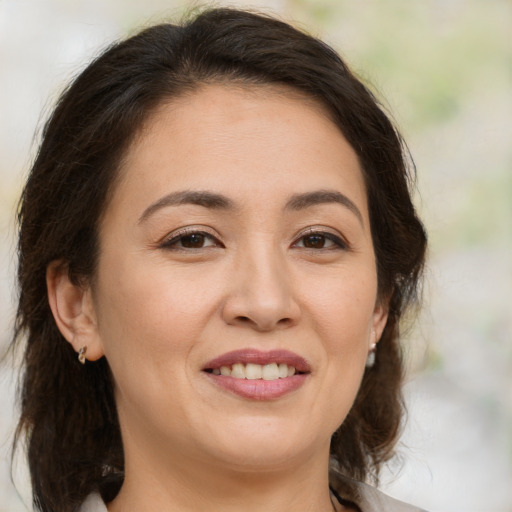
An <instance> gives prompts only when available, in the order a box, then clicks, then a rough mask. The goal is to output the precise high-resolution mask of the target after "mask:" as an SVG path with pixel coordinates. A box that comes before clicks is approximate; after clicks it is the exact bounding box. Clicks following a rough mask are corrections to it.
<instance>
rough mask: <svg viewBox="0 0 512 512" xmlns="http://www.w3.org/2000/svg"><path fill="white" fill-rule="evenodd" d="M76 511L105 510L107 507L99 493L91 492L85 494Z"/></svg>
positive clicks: (102, 511) (96, 511) (104, 511)
mask: <svg viewBox="0 0 512 512" xmlns="http://www.w3.org/2000/svg"><path fill="white" fill-rule="evenodd" d="M77 512H107V507H106V505H105V503H104V502H103V500H102V499H101V496H100V495H99V494H97V493H92V494H89V496H87V499H86V500H85V501H84V502H83V503H82V505H81V506H80V508H79V509H78V511H77Z"/></svg>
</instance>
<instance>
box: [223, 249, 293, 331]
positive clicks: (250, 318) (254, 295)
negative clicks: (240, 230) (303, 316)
mask: <svg viewBox="0 0 512 512" xmlns="http://www.w3.org/2000/svg"><path fill="white" fill-rule="evenodd" d="M276 252H278V251H272V250H265V251H258V252H255V251H253V252H252V254H247V253H244V254H243V255H240V257H238V258H237V259H236V261H235V262H234V266H233V268H232V269H231V272H230V276H229V279H230V285H229V292H228V295H227V297H226V299H225V302H224V304H223V307H222V315H223V318H224V321H225V322H226V323H227V324H229V325H238V326H246V327H250V328H252V329H254V330H257V331H261V332H265V331H272V330H275V329H282V328H288V327H291V326H293V325H296V324H297V322H298V320H299V318H300V313H301V311H300V307H299V304H298V302H297V300H296V297H295V294H294V286H293V282H292V279H291V278H290V272H289V270H288V269H287V265H286V262H285V261H284V257H283V256H280V255H278V254H276Z"/></svg>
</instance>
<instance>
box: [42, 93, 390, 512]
mask: <svg viewBox="0 0 512 512" xmlns="http://www.w3.org/2000/svg"><path fill="white" fill-rule="evenodd" d="M319 190H323V191H325V190H329V191H331V192H336V193H339V194H343V196H344V197H346V198H348V199H349V201H350V202H351V203H352V204H353V206H354V207H355V208H352V207H348V206H347V204H348V203H347V204H341V203H339V202H332V201H328V202H321V203H320V204H315V205H309V206H306V207H303V208H296V209H290V208H286V205H287V202H288V201H289V200H290V198H291V197H292V196H294V195H296V194H304V193H310V192H315V191H319ZM181 191H209V192H212V193H215V194H222V195H223V196H225V197H226V198H228V199H229V200H230V201H231V202H232V204H233V208H231V209H223V208H210V207H205V206H200V205H195V204H179V205H165V204H163V203H162V198H163V197H166V196H167V195H168V194H171V193H175V192H181ZM357 212H359V213H357ZM183 228H187V230H188V231H187V235H190V231H193V232H203V233H207V234H206V235H199V237H198V236H196V237H195V238H192V239H191V238H190V237H189V238H181V239H180V238H179V235H180V233H181V234H183V231H182V230H183ZM311 231H314V233H317V235H316V237H315V236H312V235H311V233H310V232H311ZM325 233H327V235H325ZM177 236H178V238H176V237H177ZM201 236H203V238H201ZM327 237H331V238H327ZM169 241H171V242H169ZM184 246H185V247H184ZM100 248H101V250H100V257H99V262H98V268H97V272H96V275H95V276H94V279H93V281H92V283H91V284H90V285H88V286H82V287H77V286H74V285H73V284H72V283H71V282H70V281H69V279H68V278H67V273H66V272H65V271H63V270H62V268H61V267H59V266H58V265H57V264H53V265H51V266H50V267H49V269H48V275H47V282H48V289H49V297H50V303H51V305H52V310H53V312H54V315H55V318H56V321H57V324H58V325H59V328H60V329H61V332H62V333H63V334H64V336H65V337H66V339H67V340H68V341H69V342H70V343H71V344H72V345H73V347H74V348H75V350H76V351H77V352H78V350H79V349H80V347H82V346H87V354H86V355H87V358H88V360H89V361H88V362H87V364H94V363H93V362H92V361H95V360H97V359H98V358H100V357H102V356H106V358H107V360H108V362H109V364H110V366H111V368H112V372H113V375H114V380H115V390H116V401H117V406H118V411H119V417H120V422H121V430H122V435H123V443H124V447H125V457H126V479H125V483H124V485H123V487H122V489H121V491H120V493H119V495H118V496H117V498H116V499H115V500H114V501H113V502H112V503H110V504H109V507H108V508H109V511H110V512H119V511H126V510H132V511H145V510H148V511H149V510H161V511H167V510H169V511H171V510H174V511H176V510H179V511H187V512H192V511H200V510H201V511H204V510H210V509H211V506H212V503H214V504H215V507H214V508H215V509H216V510H224V511H235V510H236V511H239V510H245V511H249V512H250V511H262V510H265V511H280V512H282V511H283V510H294V511H316V512H318V511H322V510H325V511H329V510H332V504H331V500H330V496H329V490H328V475H327V468H328V458H329V442H330V437H331V435H332V433H333V432H334V431H335V430H336V429H337V428H338V426H339V425H340V424H341V423H342V422H343V420H344V418H345V417H346V415H347V413H348V411H349V409H350V407H351V405H352V403H353V401H354V399H355V396H356V393H357V390H358V388H359V385H360V382H361V378H362V375H363V372H364V365H365V361H366V358H367V355H368V351H369V347H370V345H371V344H372V343H373V342H375V341H377V340H378V339H379V337H380V335H381V333H382V330H383V328H384V325H385V322H386V319H387V310H386V307H385V305H383V304H379V303H378V302H377V277H376V263H375V256H374V251H373V244H372V239H371V234H370V225H369V219H368V206H367V198H366V190H365V186H364V181H363V176H362V172H361V169H360V165H359V162H358V159H357V156H356V154H355V152H354V151H353V149H352V148H351V146H350V145H349V144H348V143H347V142H346V140H345V139H344V137H343V135H342V134H341V132H340V131H339V129H338V128H337V127H336V126H335V125H334V123H333V122H332V121H331V120H330V119H329V117H328V115H327V114H326V113H324V111H323V110H322V108H321V107H320V106H319V105H317V104H315V103H314V102H312V101H310V100H308V99H306V98H303V97H301V96H299V95H298V94H297V93H294V92H293V91H290V90H288V89H285V88H282V89H277V88H269V87H261V86H260V87H258V88H256V87H254V88H249V87H247V88H240V87H235V86H230V85H208V86H205V87H203V88H201V89H199V90H198V91H196V92H194V93H193V94H190V95H188V96H185V97H183V98H180V99H175V100H173V101H172V102H170V103H168V104H166V105H162V106H161V108H160V109H159V110H158V111H157V112H156V113H155V114H154V115H153V116H152V117H151V119H150V120H149V121H148V123H147V124H146V126H145V128H144V130H143V131H142V134H141V135H140V136H139V137H138V138H137V140H136V141H135V142H134V143H133V144H132V147H131V148H130V150H129V152H128V154H127V156H126V158H125V161H124V165H123V168H122V171H121V179H120V180H119V184H118V186H117V188H116V190H115V193H114V195H113V198H112V200H111V202H110V203H109V205H108V207H107V210H106V211H105V213H104V215H103V218H102V222H101V226H100ZM245 348H251V349H258V350H263V351H266V350H273V349H286V350H289V351H292V352H294V353H296V354H298V355H300V356H302V357H303V358H305V359H306V360H307V361H308V363H309V364H310V366H311V372H310V374H309V375H308V376H307V378H306V379H305V380H304V384H303V385H302V386H301V387H299V388H298V389H296V390H295V391H293V392H291V393H288V394H287V395H285V396H283V397H281V398H279V399H275V400H251V399H247V398H242V397H240V396H238V395H236V394H233V393H231V392H229V391H226V390H225V389H222V388H220V387H219V386H217V385H216V384H215V383H214V382H212V379H211V378H209V377H208V375H207V374H205V372H204V371H202V370H203V368H204V365H205V364H206V363H207V362H208V361H210V360H212V359H213V358H215V357H218V356H219V355H221V354H224V353H226V352H229V351H232V350H237V349H245ZM341 509H342V508H340V509H339V510H341Z"/></svg>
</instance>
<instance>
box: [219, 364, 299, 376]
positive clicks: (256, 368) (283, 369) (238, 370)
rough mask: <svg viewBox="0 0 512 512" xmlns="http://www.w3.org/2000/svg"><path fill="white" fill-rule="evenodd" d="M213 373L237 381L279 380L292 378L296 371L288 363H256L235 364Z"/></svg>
mask: <svg viewBox="0 0 512 512" xmlns="http://www.w3.org/2000/svg"><path fill="white" fill-rule="evenodd" d="M212 373H213V374H214V375H223V376H225V377H233V378H235V379H248V380H257V379H263V380H277V379H285V378H286V377H292V376H293V375H295V373H296V370H295V368H294V367H293V366H288V365H287V364H286V363H280V364H277V363H269V364H265V365H261V364H254V363H247V364H243V363H235V364H233V365H232V366H221V367H220V368H213V369H212Z"/></svg>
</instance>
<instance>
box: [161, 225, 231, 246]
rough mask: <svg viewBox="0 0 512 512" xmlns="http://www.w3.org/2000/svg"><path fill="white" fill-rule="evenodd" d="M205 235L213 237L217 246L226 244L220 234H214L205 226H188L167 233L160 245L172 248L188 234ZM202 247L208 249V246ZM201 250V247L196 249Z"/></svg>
mask: <svg viewBox="0 0 512 512" xmlns="http://www.w3.org/2000/svg"><path fill="white" fill-rule="evenodd" d="M196 234H197V235H204V236H206V237H208V238H211V239H213V240H214V241H215V245H216V246H221V247H224V244H223V243H222V242H221V241H220V240H219V237H218V235H216V234H214V233H212V232H211V230H209V229H208V228H207V227H205V226H186V227H184V228H179V229H177V230H175V231H172V232H171V233H169V234H168V235H166V236H165V237H164V238H163V239H162V240H161V241H160V242H159V244H158V245H159V246H160V247H162V248H171V247H172V246H173V244H174V243H176V242H178V241H179V240H180V238H181V237H184V236H187V235H196ZM175 249H176V250H190V249H187V248H185V247H175ZM201 249H206V247H202V248H201ZM194 250H200V249H194Z"/></svg>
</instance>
